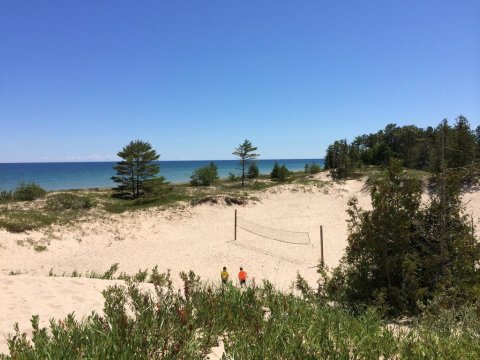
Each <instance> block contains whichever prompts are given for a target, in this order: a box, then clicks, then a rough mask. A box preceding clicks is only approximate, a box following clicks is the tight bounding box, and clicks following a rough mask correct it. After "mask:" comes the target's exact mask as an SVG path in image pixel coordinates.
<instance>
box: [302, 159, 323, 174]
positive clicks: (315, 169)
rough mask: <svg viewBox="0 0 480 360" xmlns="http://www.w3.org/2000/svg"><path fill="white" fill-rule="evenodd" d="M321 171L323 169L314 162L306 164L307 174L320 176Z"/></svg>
mask: <svg viewBox="0 0 480 360" xmlns="http://www.w3.org/2000/svg"><path fill="white" fill-rule="evenodd" d="M320 171H322V168H321V167H320V165H317V164H315V163H314V162H312V163H311V164H305V174H318V173H319V172H320Z"/></svg>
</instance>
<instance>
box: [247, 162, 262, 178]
mask: <svg viewBox="0 0 480 360" xmlns="http://www.w3.org/2000/svg"><path fill="white" fill-rule="evenodd" d="M258 175H260V171H259V170H258V166H257V164H255V163H254V162H252V163H251V164H250V166H249V167H248V172H247V178H248V179H255V178H257V177H258Z"/></svg>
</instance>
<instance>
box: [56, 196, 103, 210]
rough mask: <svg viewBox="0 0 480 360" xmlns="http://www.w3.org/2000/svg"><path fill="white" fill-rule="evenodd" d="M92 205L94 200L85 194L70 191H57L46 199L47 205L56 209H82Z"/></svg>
mask: <svg viewBox="0 0 480 360" xmlns="http://www.w3.org/2000/svg"><path fill="white" fill-rule="evenodd" d="M93 206H94V202H93V201H92V199H90V198H89V197H87V196H81V195H77V194H71V193H58V194H54V195H52V196H50V197H49V198H48V199H47V207H48V208H50V209H52V210H56V211H62V210H84V209H90V208H91V207H93Z"/></svg>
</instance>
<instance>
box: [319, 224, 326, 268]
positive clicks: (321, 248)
mask: <svg viewBox="0 0 480 360" xmlns="http://www.w3.org/2000/svg"><path fill="white" fill-rule="evenodd" d="M320 262H321V264H322V267H324V266H325V261H324V258H323V226H322V225H320Z"/></svg>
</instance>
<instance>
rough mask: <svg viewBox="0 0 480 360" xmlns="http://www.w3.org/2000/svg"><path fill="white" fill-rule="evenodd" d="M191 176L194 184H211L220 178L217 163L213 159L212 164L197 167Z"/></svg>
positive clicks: (191, 181) (191, 182)
mask: <svg viewBox="0 0 480 360" xmlns="http://www.w3.org/2000/svg"><path fill="white" fill-rule="evenodd" d="M190 178H191V180H190V184H192V185H193V186H209V185H211V184H212V183H213V182H214V181H215V180H217V179H218V169H217V165H215V164H214V163H213V161H212V162H211V163H210V165H208V166H205V167H201V168H199V169H196V170H195V171H194V172H193V174H192V176H190Z"/></svg>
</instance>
